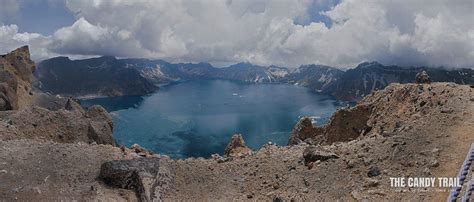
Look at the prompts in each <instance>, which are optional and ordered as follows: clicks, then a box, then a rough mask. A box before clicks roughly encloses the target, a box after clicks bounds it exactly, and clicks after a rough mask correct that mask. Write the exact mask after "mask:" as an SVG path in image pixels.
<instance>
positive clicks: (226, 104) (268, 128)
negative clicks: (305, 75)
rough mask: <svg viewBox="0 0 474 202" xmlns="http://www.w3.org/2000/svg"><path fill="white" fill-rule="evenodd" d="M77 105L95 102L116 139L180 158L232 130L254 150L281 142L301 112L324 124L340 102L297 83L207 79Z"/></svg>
mask: <svg viewBox="0 0 474 202" xmlns="http://www.w3.org/2000/svg"><path fill="white" fill-rule="evenodd" d="M82 104H83V105H84V106H90V105H93V104H100V105H102V106H104V107H105V108H106V109H107V110H108V111H109V112H111V114H112V116H113V118H114V124H115V128H114V136H115V139H116V140H117V141H118V143H120V144H124V145H127V146H131V145H132V144H134V143H138V144H140V145H141V146H144V147H145V148H148V149H151V150H153V151H154V152H157V153H162V154H167V155H170V156H171V157H173V158H184V157H191V156H193V157H200V156H202V157H208V156H210V155H211V154H213V153H220V154H222V153H223V151H224V148H225V146H226V144H227V143H228V142H229V139H230V137H231V136H232V134H234V133H241V134H242V135H243V136H244V138H245V141H246V143H247V145H248V146H250V147H251V148H254V149H256V148H259V147H260V146H262V145H263V144H265V143H267V142H268V141H271V142H273V143H276V144H279V145H286V143H287V141H288V137H289V135H290V133H291V130H292V128H293V126H294V125H295V124H296V122H297V121H298V119H299V117H300V116H313V117H319V118H317V119H316V120H317V123H318V124H321V123H325V122H326V121H327V119H328V117H329V116H330V115H331V114H332V113H333V112H334V111H335V110H336V108H337V107H339V106H341V105H342V104H343V103H340V102H338V101H337V100H335V99H333V98H331V97H329V96H327V95H322V94H317V93H314V92H311V91H310V90H309V89H307V88H304V87H299V86H293V85H287V84H243V83H238V82H231V81H223V80H206V81H188V82H183V83H177V84H172V85H168V86H165V87H162V88H161V89H160V90H159V91H158V92H157V93H155V94H153V95H150V96H144V97H116V98H97V99H89V100H82Z"/></svg>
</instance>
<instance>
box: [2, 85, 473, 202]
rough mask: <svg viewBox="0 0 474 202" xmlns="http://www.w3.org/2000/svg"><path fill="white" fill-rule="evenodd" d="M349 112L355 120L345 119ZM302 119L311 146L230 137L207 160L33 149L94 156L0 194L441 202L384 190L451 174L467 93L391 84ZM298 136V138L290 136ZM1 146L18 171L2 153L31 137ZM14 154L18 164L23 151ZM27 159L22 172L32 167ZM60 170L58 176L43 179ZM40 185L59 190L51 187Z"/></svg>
mask: <svg viewBox="0 0 474 202" xmlns="http://www.w3.org/2000/svg"><path fill="white" fill-rule="evenodd" d="M358 116H361V118H362V119H361V120H357V121H355V122H354V117H358ZM301 123H302V124H300V125H298V126H296V127H295V131H294V136H295V137H296V139H310V140H311V141H308V140H304V141H297V142H299V144H294V145H292V146H278V145H273V144H267V145H264V146H263V147H262V148H261V149H259V150H258V151H253V152H249V151H248V148H247V147H246V146H245V143H244V141H243V140H242V139H241V138H240V137H239V136H238V135H235V136H234V137H233V138H232V140H231V141H230V143H229V145H228V147H227V148H226V151H227V152H226V153H227V156H219V155H213V157H212V158H211V159H204V158H197V159H196V158H190V159H184V160H170V159H168V158H166V157H164V156H160V155H156V154H150V153H149V152H147V151H146V150H144V149H143V148H140V147H139V146H134V147H133V148H131V149H127V148H122V149H118V148H112V147H110V146H99V145H88V144H58V143H51V142H44V143H37V144H38V148H35V149H36V150H33V151H35V153H38V154H43V153H48V152H53V151H54V150H52V151H51V149H50V148H51V147H53V148H56V149H57V150H56V151H58V154H57V155H58V156H61V155H64V151H77V149H76V150H75V149H74V148H83V149H84V150H83V151H81V152H87V155H98V156H97V157H95V158H97V161H93V162H88V163H89V164H90V165H91V166H90V167H85V166H83V165H76V164H67V162H68V161H74V162H83V161H86V159H85V158H82V157H81V156H80V155H76V154H75V153H74V152H72V153H66V154H65V156H66V157H67V158H65V159H64V161H61V163H59V164H58V165H57V167H54V169H58V170H62V171H58V172H52V171H48V172H46V171H41V172H40V174H39V175H38V174H35V175H33V174H29V173H27V172H22V175H21V176H22V177H21V179H25V180H26V181H29V180H30V179H36V180H37V181H38V184H33V185H35V186H33V185H31V186H29V184H28V185H23V187H24V188H23V189H20V191H17V192H16V190H10V189H7V188H5V189H4V190H3V191H4V193H6V194H5V195H6V196H7V197H9V198H14V197H18V198H26V197H32V196H34V197H35V198H44V197H53V198H61V196H62V195H61V193H69V194H70V196H72V197H71V198H74V199H89V200H91V199H109V200H110V199H123V200H142V201H147V200H157V199H160V200H170V201H175V200H314V199H326V200H364V199H368V200H383V199H385V200H387V199H390V200H445V198H446V196H447V192H436V191H430V190H426V189H423V188H411V189H408V188H406V189H398V188H392V187H390V180H389V178H390V177H399V176H406V177H430V176H434V177H441V176H443V177H444V176H455V175H456V173H457V170H458V168H459V166H460V165H461V162H462V161H463V159H464V157H465V154H466V152H467V150H468V148H469V146H470V143H471V142H473V141H474V136H472V134H473V132H474V89H473V88H472V87H471V86H468V85H456V84H453V83H432V84H392V85H390V86H389V87H387V88H386V89H385V90H382V91H377V92H374V93H373V94H371V95H369V96H367V97H366V98H364V99H363V100H362V101H361V102H360V103H359V104H358V105H356V106H355V107H354V108H347V109H341V110H339V111H338V112H336V113H335V115H334V116H333V117H332V118H331V121H330V122H329V123H328V124H327V125H325V126H322V127H314V126H312V125H311V123H308V122H306V121H301ZM347 125H349V126H347ZM308 127H309V128H308ZM301 131H303V132H304V133H305V135H304V137H303V136H302V135H301V134H298V133H300V132H301ZM4 145H5V146H4V147H3V148H4V149H5V148H9V147H10V146H7V145H12V146H13V147H14V148H15V149H13V150H12V148H9V149H8V151H9V152H0V159H2V161H4V162H5V164H4V165H5V166H3V167H5V168H6V169H5V172H4V174H10V170H16V169H19V168H20V165H18V164H17V163H15V162H14V161H15V158H11V157H9V156H11V154H12V152H18V151H20V150H21V151H24V150H29V149H31V148H29V149H24V148H25V147H26V148H28V147H36V146H33V144H32V143H31V142H30V140H22V141H20V140H10V141H6V142H4ZM50 145H51V146H50ZM53 145H54V146H53ZM0 148H1V147H0ZM19 148H21V149H19ZM77 152H79V151H77ZM53 153H54V152H53ZM19 154H20V155H18V157H21V158H28V157H27V156H28V155H29V154H28V152H19ZM53 155H56V154H53ZM84 155H86V154H84ZM39 159H40V160H44V161H48V160H47V159H43V158H41V157H39ZM28 162H29V161H28ZM34 162H35V161H31V162H30V163H26V164H22V165H21V166H22V168H23V169H26V170H28V169H33V168H37V167H38V164H36V163H34ZM101 162H102V163H103V164H102V166H101V168H100V169H99V168H98V165H100V164H101ZM10 164H11V165H10ZM76 166H78V167H79V168H81V169H84V170H77V168H78V167H76ZM43 167H44V165H43V166H39V168H40V169H39V170H43ZM86 168H87V169H86ZM19 170H21V169H19ZM50 170H51V169H50ZM67 172H69V173H68V174H67V176H69V177H67V178H66V179H65V180H61V179H60V178H51V177H50V178H47V180H44V178H46V177H47V176H48V175H50V176H61V173H62V175H66V174H65V173H67ZM36 176H38V177H36ZM79 176H81V177H79ZM8 179H12V178H8ZM45 181H46V182H48V183H53V184H61V185H63V186H62V188H58V190H51V189H49V188H48V186H51V185H50V184H49V185H48V184H47V183H43V182H45ZM70 181H73V182H75V183H74V184H70V183H69V182H70ZM7 182H8V183H7V184H8V185H10V186H11V187H22V185H21V184H20V183H18V182H17V181H15V182H13V180H9V181H7ZM38 189H39V190H41V193H39V191H38ZM43 189H45V190H47V191H44V190H43ZM448 190H449V189H447V190H445V191H448ZM133 193H135V194H133Z"/></svg>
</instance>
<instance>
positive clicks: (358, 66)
mask: <svg viewBox="0 0 474 202" xmlns="http://www.w3.org/2000/svg"><path fill="white" fill-rule="evenodd" d="M371 66H383V65H382V64H380V63H379V62H377V61H372V62H363V63H360V64H359V65H357V67H356V68H365V67H371Z"/></svg>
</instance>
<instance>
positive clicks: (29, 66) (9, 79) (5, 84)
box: [0, 46, 35, 110]
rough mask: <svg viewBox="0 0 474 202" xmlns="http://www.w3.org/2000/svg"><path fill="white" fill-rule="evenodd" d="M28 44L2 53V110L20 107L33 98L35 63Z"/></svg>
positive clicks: (0, 75)
mask: <svg viewBox="0 0 474 202" xmlns="http://www.w3.org/2000/svg"><path fill="white" fill-rule="evenodd" d="M29 56H30V52H29V49H28V46H24V47H21V48H18V49H16V50H14V51H12V52H10V53H8V54H6V55H0V81H1V83H0V110H12V109H18V108H20V107H22V106H25V105H27V104H28V103H29V102H30V100H31V95H30V91H31V90H32V89H31V81H32V79H33V72H34V70H35V64H34V63H33V61H32V60H31V59H30V57H29Z"/></svg>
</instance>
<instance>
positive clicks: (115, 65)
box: [35, 56, 158, 96]
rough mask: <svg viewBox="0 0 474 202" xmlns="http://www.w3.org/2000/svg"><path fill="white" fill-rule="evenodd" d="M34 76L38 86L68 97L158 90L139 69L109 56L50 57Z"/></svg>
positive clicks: (46, 90) (127, 93)
mask: <svg viewBox="0 0 474 202" xmlns="http://www.w3.org/2000/svg"><path fill="white" fill-rule="evenodd" d="M35 75H36V77H37V82H35V86H36V87H37V88H38V89H40V90H42V91H44V92H51V93H53V94H61V95H68V96H85V95H102V96H123V95H146V94H149V93H152V92H154V91H155V90H157V89H158V87H157V86H155V85H153V84H152V83H150V82H149V81H147V80H146V79H145V78H144V77H142V76H141V75H140V73H139V72H138V71H137V70H136V69H133V68H128V67H127V64H125V63H124V62H122V61H121V60H117V59H115V58H114V57H108V56H104V57H100V58H91V59H86V60H70V59H69V58H66V57H57V58H52V59H48V60H45V61H42V62H41V63H39V64H38V70H37V71H36V72H35Z"/></svg>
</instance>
